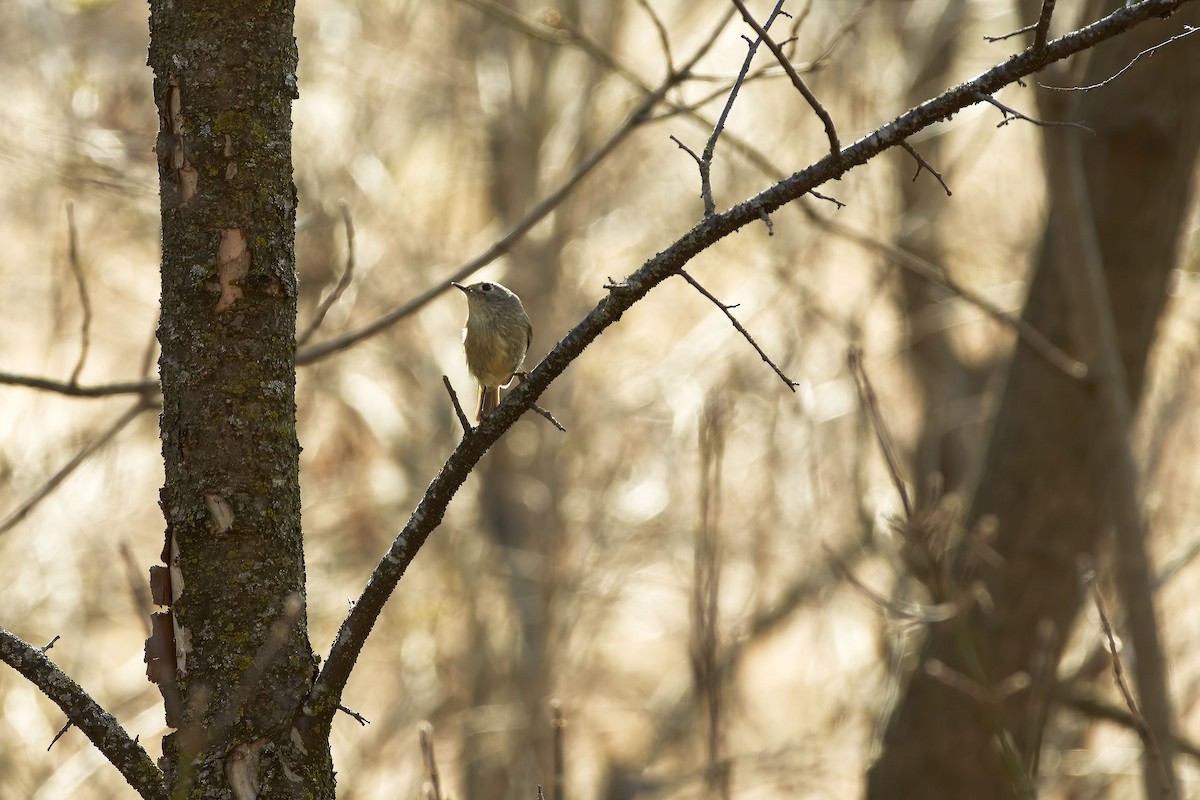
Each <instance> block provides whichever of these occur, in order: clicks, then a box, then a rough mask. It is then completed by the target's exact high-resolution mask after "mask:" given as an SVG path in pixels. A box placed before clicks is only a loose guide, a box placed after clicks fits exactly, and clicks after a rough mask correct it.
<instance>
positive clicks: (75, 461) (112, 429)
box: [0, 397, 157, 535]
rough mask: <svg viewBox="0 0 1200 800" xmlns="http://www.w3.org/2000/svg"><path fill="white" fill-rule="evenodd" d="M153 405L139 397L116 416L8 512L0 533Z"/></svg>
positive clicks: (25, 514)
mask: <svg viewBox="0 0 1200 800" xmlns="http://www.w3.org/2000/svg"><path fill="white" fill-rule="evenodd" d="M155 405H157V404H156V403H154V402H151V401H149V400H147V399H146V398H145V397H142V398H140V399H139V400H138V401H137V402H136V403H134V404H133V406H131V407H130V408H129V410H128V411H126V412H125V413H124V414H122V415H121V416H120V417H118V418H117V419H116V420H115V421H114V422H113V423H112V425H110V426H109V427H108V428H107V429H106V430H105V431H104V432H103V433H101V434H100V435H99V436H98V437H96V438H95V439H93V440H92V441H90V442H88V443H87V444H86V445H84V446H83V448H82V449H81V450H80V451H79V452H78V453H76V454H75V456H74V457H73V458H72V459H71V460H70V461H68V462H67V463H66V464H65V465H64V466H63V468H62V469H60V470H59V471H58V472H56V473H54V474H53V475H51V476H50V478H48V479H47V480H46V482H45V483H43V484H42V485H41V486H40V487H38V489H37V491H35V492H34V493H33V494H32V495H31V496H30V497H29V499H28V500H26V501H25V502H24V503H22V504H21V506H20V507H19V508H18V509H17V510H16V511H14V512H12V513H11V514H9V515H8V518H7V519H6V520H4V522H2V523H0V535H2V534H5V533H8V532H9V531H10V530H12V528H13V527H14V526H16V524H17V523H18V522H20V521H21V520H23V519H25V517H27V516H28V515H29V512H30V511H33V509H35V508H37V506H38V503H40V502H42V501H43V500H45V499H46V498H47V497H49V496H50V493H51V492H53V491H54V490H55V489H57V488H58V486H59V485H60V484H61V483H62V482H63V481H65V480H66V479H67V478H68V477H70V475H71V473H72V472H74V471H75V470H76V469H78V468H79V465H80V464H82V463H83V462H84V461H86V460H87V458H88V456H90V455H91V454H92V453H94V452H96V451H97V450H99V449H100V448H101V447H103V446H104V445H106V444H108V442H109V441H111V440H112V438H113V437H114V436H116V435H117V434H118V433H120V432H121V431H122V430H124V429H125V427H126V426H127V425H129V423H131V422H133V421H134V420H135V419H137V417H138V416H139V415H140V414H141V413H142V412H143V411H148V410H149V409H151V408H154V407H155Z"/></svg>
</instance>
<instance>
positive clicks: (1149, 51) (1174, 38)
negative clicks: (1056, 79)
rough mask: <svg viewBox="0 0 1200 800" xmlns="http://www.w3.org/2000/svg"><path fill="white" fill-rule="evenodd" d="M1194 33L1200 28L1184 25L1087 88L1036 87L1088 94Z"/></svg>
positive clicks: (1043, 85) (1041, 84)
mask: <svg viewBox="0 0 1200 800" xmlns="http://www.w3.org/2000/svg"><path fill="white" fill-rule="evenodd" d="M1196 31H1200V28H1197V27H1195V26H1194V25H1184V26H1183V33H1177V34H1175V35H1174V36H1172V37H1171V38H1170V39H1167V40H1166V41H1165V42H1160V43H1158V44H1156V45H1154V46H1153V47H1147V48H1146V49H1145V50H1143V51H1142V52H1140V53H1138V54H1137V55H1136V56H1134V57H1133V60H1131V61H1130V62H1129V63H1128V64H1126V65H1125V66H1123V67H1121V69H1120V70H1118V71H1117V72H1116V74H1114V75H1113V76H1112V77H1111V78H1105V79H1104V80H1102V81H1100V82H1099V83H1093V84H1091V85H1089V86H1047V85H1046V84H1044V83H1039V84H1038V86H1040V87H1042V88H1043V89H1052V90H1053V91H1056V92H1090V91H1091V90H1093V89H1099V88H1100V87H1101V86H1104V85H1105V84H1108V83H1112V82H1113V81H1115V80H1116V79H1117V78H1119V77H1121V76H1122V75H1124V74H1125V72H1126V71H1128V70H1129V68H1130V67H1132V66H1133V65H1134V64H1136V63H1137V61H1138V59H1139V58H1141V57H1142V56H1150V55H1153V54H1154V51H1155V50H1157V49H1159V48H1160V47H1166V46H1167V45H1169V44H1170V43H1171V42H1174V41H1177V40H1179V39H1182V38H1183V37H1185V36H1191V35H1192V34H1193V33H1195V32H1196Z"/></svg>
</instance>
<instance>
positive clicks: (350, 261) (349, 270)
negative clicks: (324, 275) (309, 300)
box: [296, 200, 355, 347]
mask: <svg viewBox="0 0 1200 800" xmlns="http://www.w3.org/2000/svg"><path fill="white" fill-rule="evenodd" d="M338 209H339V210H341V212H342V222H343V224H344V225H345V228H346V266H345V267H343V268H342V276H341V277H340V278H338V282H337V286H335V287H333V291H332V292H330V293H329V294H328V295H327V296H326V297H325V299H324V300H322V301H321V304H320V305H319V306H317V310H316V311H315V312H313V318H312V321H311V322H309V323H308V327H307V328H305V329H304V333H302V334H300V335H299V336H297V337H296V346H297V347H303V346H304V345H305V344H307V343H308V340H309V339H311V338H312V335H313V334H314V333H316V332H317V328H319V327H321V323H322V322H324V321H325V315H326V314H328V313H329V309H330V308H332V307H333V304H334V303H336V302H337V301H338V298H340V297H341V296H342V293H343V292H345V291H346V289H347V288H348V287H349V286H350V282H351V281H352V280H354V262H355V256H354V220H353V219H352V218H351V217H350V204H349V203H347V202H346V201H345V200H338Z"/></svg>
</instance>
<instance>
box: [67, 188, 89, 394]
mask: <svg viewBox="0 0 1200 800" xmlns="http://www.w3.org/2000/svg"><path fill="white" fill-rule="evenodd" d="M67 261H69V262H70V264H71V274H73V275H74V276H75V284H76V285H77V286H78V287H79V303H80V305H81V306H82V307H83V320H82V321H81V322H80V323H79V360H78V361H76V362H75V369H73V370H71V380H70V383H71V385H72V386H74V385H75V383H76V382H77V381H78V380H79V374H80V373H81V372H83V365H84V364H85V363H87V357H88V345H89V344H90V342H91V336H90V330H91V327H92V301H91V298H89V297H88V289H87V279H86V278H84V276H83V264H81V263H80V260H79V231H78V230H77V229H76V228H75V203H74V201H72V200H68V201H67Z"/></svg>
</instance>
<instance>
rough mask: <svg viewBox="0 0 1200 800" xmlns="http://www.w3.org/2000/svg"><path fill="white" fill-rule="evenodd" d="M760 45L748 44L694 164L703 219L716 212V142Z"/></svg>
mask: <svg viewBox="0 0 1200 800" xmlns="http://www.w3.org/2000/svg"><path fill="white" fill-rule="evenodd" d="M783 2H784V0H778V2H777V3H776V4H775V8H774V9H773V10H772V11H771V13H770V15H769V16H768V17H767V22H766V26H765V27H767V28H769V27H771V24H772V23H773V22H774V21H775V18H776V17H778V16H779V14H780V12H781V11H782V9H783ZM732 13H733V9H730V14H732ZM760 44H762V38H761V37H760V38H759V39H757V40H755V41H752V42H750V43H749V45H750V46H749V47H748V48H747V50H746V58H745V59H744V60H743V61H742V68H741V69H739V70H738V74H737V77H736V78H734V81H733V85H732V86H731V87H730V88H729V96H728V97H727V98H726V99H725V106H724V107H723V108H722V109H721V114H720V116H719V117H717V121H716V124H714V125H713V127H712V133H710V134H709V136H708V142H707V143H705V145H704V154H703V155H702V156H701V157H700V158H698V159H696V163H697V164H698V165H699V167H700V198H701V199H702V200H703V201H704V216H705V217H711V216H713V215H714V214H716V212H717V204H716V201H715V200H714V199H713V193H712V162H713V156H714V155H715V153H716V150H717V141H718V140H719V139H720V138H721V133H722V132H723V131H724V130H725V122H726V120H728V119H729V112H730V111H731V110H732V109H733V103H734V101H735V100H737V97H738V92H739V91H740V90H741V88H742V85H743V84H744V83H745V81H746V76H747V75H748V74H749V72H750V63H751V62H752V61H754V54H755V53H756V52H758V46H759V45H760ZM676 141H678V140H676ZM680 147H683V145H682V144H680ZM684 149H685V150H687V152H688V153H691V155H692V158H696V154H695V153H692V151H691V150H688V149H687V148H686V147H684Z"/></svg>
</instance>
